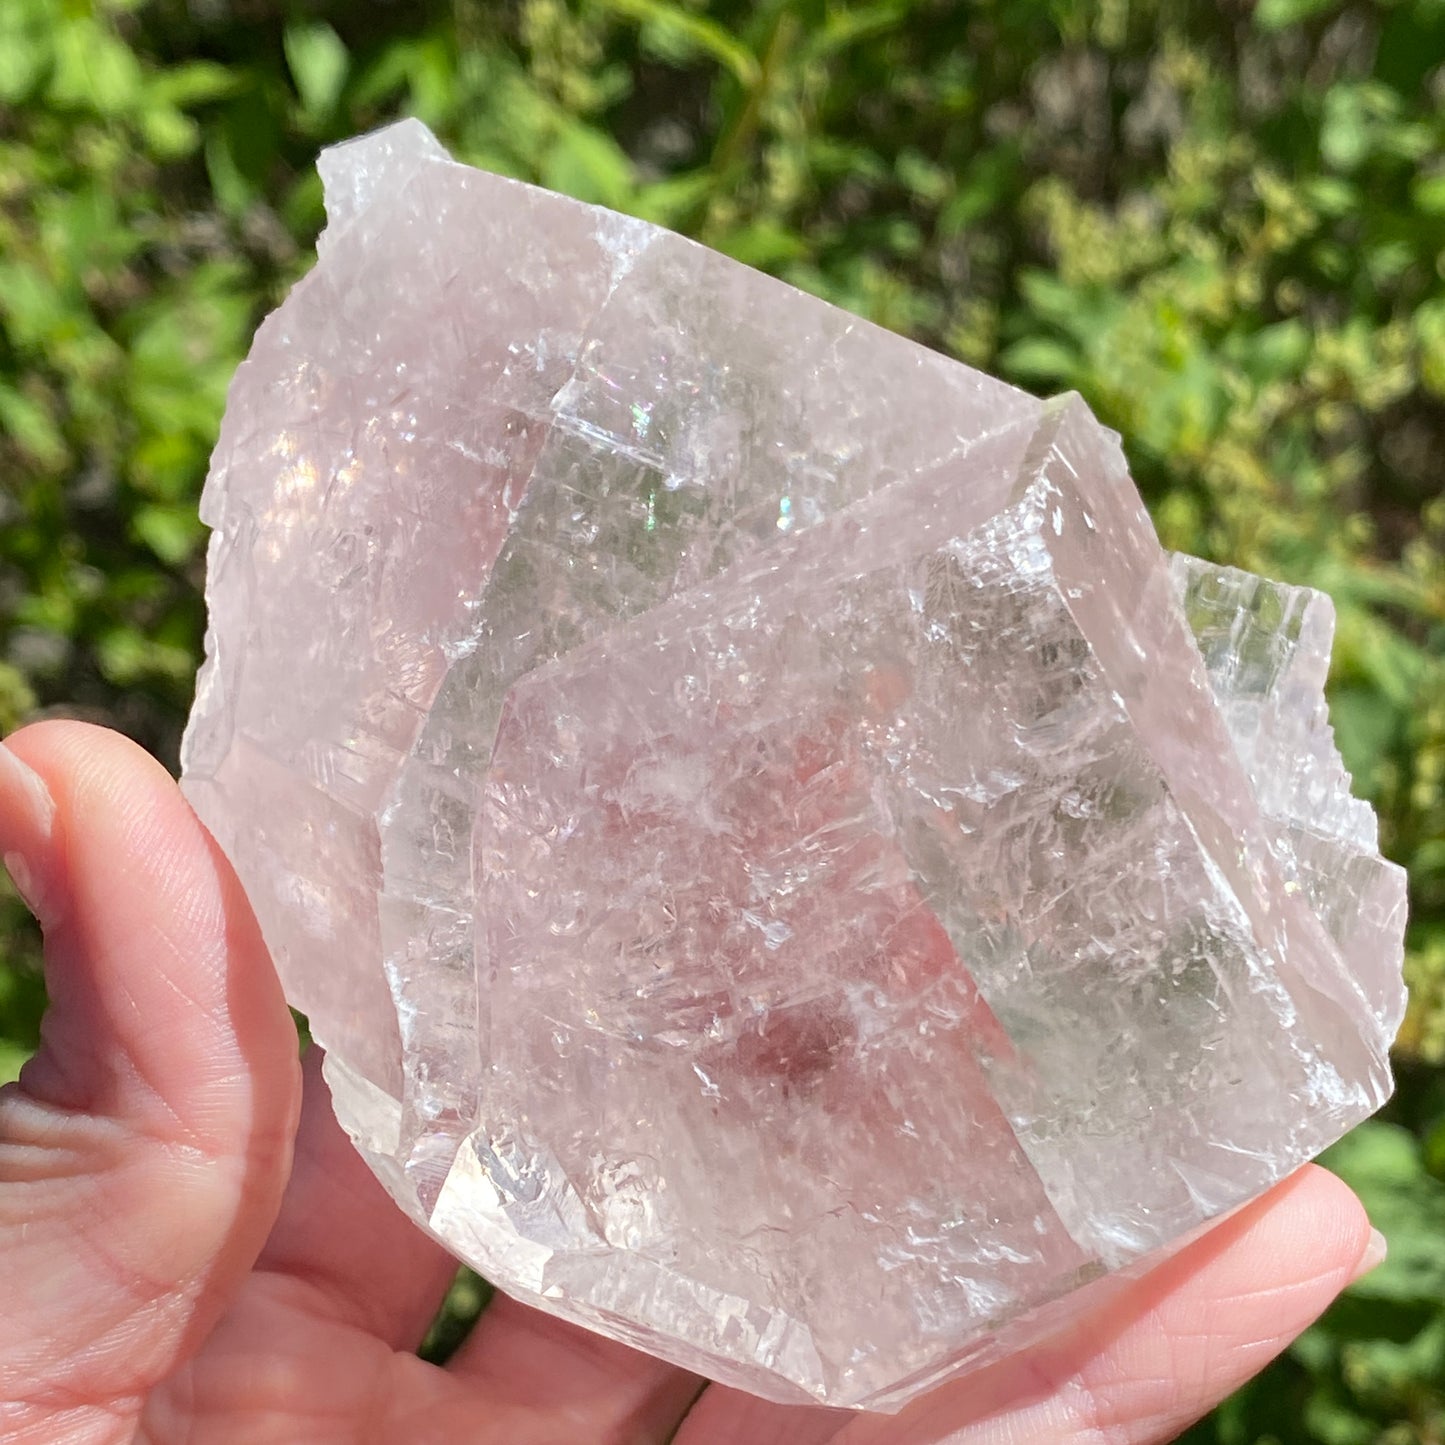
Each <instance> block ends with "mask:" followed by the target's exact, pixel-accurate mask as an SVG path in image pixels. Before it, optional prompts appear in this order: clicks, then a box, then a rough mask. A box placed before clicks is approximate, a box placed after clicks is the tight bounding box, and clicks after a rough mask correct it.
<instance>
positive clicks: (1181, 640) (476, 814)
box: [185, 122, 1404, 1409]
mask: <svg viewBox="0 0 1445 1445" xmlns="http://www.w3.org/2000/svg"><path fill="white" fill-rule="evenodd" d="M322 172H323V175H324V177H325V180H326V187H327V205H328V210H329V215H330V225H329V227H328V229H327V231H326V233H325V235H324V236H323V238H322V242H321V247H320V262H319V264H318V266H317V268H316V269H315V270H314V271H313V272H312V273H311V274H310V275H309V276H307V277H306V278H305V280H303V281H302V282H301V283H300V284H299V285H298V286H297V287H296V288H295V290H294V291H293V292H292V294H291V296H290V297H289V298H288V300H287V301H286V303H285V304H284V305H283V306H282V307H281V309H280V310H279V311H278V312H276V314H275V315H273V316H272V317H270V318H269V319H268V320H267V321H266V323H265V324H264V325H263V326H262V327H261V329H260V332H259V333H258V335H257V337H256V342H255V346H254V348H253V350H252V352H251V356H250V358H249V360H248V361H247V362H246V363H245V365H244V366H243V367H242V368H241V370H240V372H239V373H238V375H237V377H236V381H235V384H234V386H233V388H232V392H231V400H230V407H229V410H228V412H227V417H226V421H225V426H224V428H223V432H222V436H221V441H220V445H219V446H218V448H217V451H216V455H215V460H214V465H213V468H212V473H211V478H210V481H209V483H208V486H207V490H206V495H205V503H204V509H205V517H206V520H207V521H208V522H209V523H210V525H211V526H212V527H213V528H214V529H215V532H214V536H213V539H212V544H211V553H210V580H209V587H208V596H209V600H210V606H211V632H210V639H209V658H208V661H207V663H206V666H205V668H204V670H203V672H202V675H201V678H200V681H199V686H198V695H197V701H196V709H195V714H194V717H193V719H192V722H191V727H190V730H189V733H188V735H187V739H186V748H185V775H186V776H185V786H186V790H187V793H188V795H189V796H190V798H191V799H192V801H193V802H194V804H195V806H196V808H197V809H198V810H199V812H200V813H201V816H202V817H203V818H204V819H205V820H206V822H207V823H208V824H209V825H210V827H211V828H212V829H213V831H214V832H215V834H216V836H217V838H218V839H219V840H220V841H221V843H222V845H223V846H224V847H225V849H226V850H227V852H228V853H229V855H230V856H231V858H232V859H233V860H234V862H235V865H236V867H237V869H238V870H239V872H240V875H241V877H242V879H243V881H244V882H245V884H246V887H247V889H248V891H249V894H250V897H251V900H252V902H253V904H254V906H255V908H256V911H257V914H258V915H259V917H260V920H261V923H262V926H263V928H264V930H265V933H266V937H267V940H268V941H269V943H270V946H271V948H272V950H273V952H274V954H275V958H276V963H277V966H278V968H279V969H280V970H281V973H282V977H283V978H284V980H285V983H286V986H287V989H288V991H289V994H290V996H291V998H292V1000H293V1001H294V1003H295V1004H296V1005H297V1007H299V1008H301V1009H303V1010H304V1011H305V1012H306V1013H307V1014H308V1015H309V1016H310V1020H311V1026H312V1029H313V1031H314V1033H315V1035H316V1037H317V1038H318V1039H319V1040H320V1041H321V1042H322V1043H324V1044H325V1045H326V1047H327V1050H328V1057H327V1072H328V1077H329V1078H330V1081H331V1085H332V1089H333V1092H334V1097H335V1103H336V1108H337V1111H338V1113H339V1115H340V1117H341V1119H342V1122H343V1123H344V1124H345V1126H346V1127H347V1129H348V1130H349V1131H350V1132H351V1134H352V1136H353V1137H354V1138H355V1140H356V1143H357V1146H358V1148H359V1149H360V1150H361V1151H362V1153H363V1154H364V1155H365V1156H366V1158H367V1159H368V1160H369V1161H370V1163H371V1164H372V1166H373V1168H374V1169H375V1170H376V1172H377V1174H378V1175H379V1176H380V1178H381V1179H382V1181H383V1182H384V1183H385V1185H386V1186H387V1188H388V1189H389V1190H390V1191H391V1192H392V1194H393V1195H394V1196H395V1197H396V1199H397V1202H398V1203H399V1204H400V1205H401V1207H402V1208H403V1209H404V1210H406V1211H407V1213H408V1214H410V1215H411V1217H412V1218H414V1219H415V1220H416V1222H417V1223H418V1224H419V1225H421V1226H422V1227H423V1228H426V1229H429V1230H431V1231H433V1232H434V1233H435V1234H436V1235H437V1236H438V1237H439V1238H440V1239H442V1240H443V1241H445V1242H446V1243H447V1244H448V1245H449V1246H450V1247H451V1248H452V1249H453V1250H454V1251H455V1252H456V1253H457V1254H458V1255H459V1256H460V1257H461V1258H463V1259H465V1260H467V1261H469V1262H470V1263H472V1264H473V1265H475V1266H476V1268H477V1269H479V1270H480V1271H481V1272H482V1273H483V1274H485V1275H486V1276H487V1277H488V1278H489V1279H491V1280H493V1281H494V1282H495V1283H496V1284H497V1285H499V1286H500V1287H501V1288H502V1289H504V1290H507V1291H508V1292H510V1293H512V1294H515V1295H516V1296H518V1297H519V1298H522V1299H524V1300H527V1301H528V1302H530V1303H532V1304H534V1305H537V1306H539V1307H540V1308H542V1309H546V1310H551V1311H553V1312H555V1313H557V1314H559V1315H563V1316H565V1317H566V1318H568V1319H571V1320H575V1321H579V1322H581V1323H582V1324H585V1325H588V1326H590V1327H591V1328H593V1329H597V1330H600V1331H602V1332H604V1333H607V1334H610V1335H613V1336H615V1337H617V1338H619V1339H623V1340H626V1341H629V1342H632V1343H634V1344H637V1345H640V1346H642V1347H643V1348H645V1349H648V1350H652V1351H654V1352H655V1353H657V1354H659V1355H662V1356H665V1357H667V1358H669V1359H672V1360H675V1361H678V1362H680V1363H682V1364H684V1365H687V1366H689V1367H691V1368H694V1369H697V1370H699V1371H702V1372H704V1373H706V1374H709V1375H711V1376H714V1377H716V1378H719V1379H722V1380H725V1381H728V1382H730V1383H732V1384H735V1385H739V1386H742V1387H743V1388H745V1389H749V1390H753V1391H756V1392H757V1393H759V1394H764V1395H769V1396H772V1397H774V1398H777V1399H780V1400H813V1401H819V1402H823V1403H828V1404H835V1405H852V1406H866V1407H870V1408H879V1409H890V1408H897V1407H898V1406H899V1405H900V1404H902V1403H903V1402H905V1401H906V1400H907V1399H908V1398H910V1397H911V1396H912V1395H914V1394H916V1393H917V1392H919V1391H921V1390H923V1389H925V1388H926V1387H928V1386H929V1385H930V1384H932V1383H934V1382H936V1381H937V1380H938V1379H940V1378H941V1377H943V1376H944V1375H945V1374H947V1373H948V1372H950V1371H953V1370H956V1369H958V1368H960V1367H962V1366H964V1365H967V1364H969V1363H977V1362H979V1361H981V1360H984V1359H987V1358H990V1357H991V1356H992V1355H994V1354H997V1353H998V1351H999V1350H1001V1349H1003V1348H1007V1347H1010V1346H1013V1345H1016V1344H1018V1343H1020V1342H1023V1341H1026V1340H1028V1339H1029V1338H1030V1337H1031V1336H1033V1335H1036V1334H1037V1333H1038V1332H1039V1331H1042V1330H1044V1329H1047V1328H1050V1327H1052V1326H1053V1325H1054V1324H1056V1323H1057V1322H1058V1321H1059V1320H1060V1319H1063V1318H1067V1317H1068V1314H1069V1313H1070V1311H1071V1309H1072V1308H1073V1307H1074V1306H1073V1303H1072V1301H1073V1300H1076V1299H1077V1298H1078V1296H1077V1294H1074V1293H1073V1292H1074V1291H1076V1290H1077V1289H1078V1288H1079V1287H1080V1286H1081V1285H1083V1284H1085V1283H1087V1282H1088V1281H1091V1280H1094V1279H1096V1278H1098V1277H1099V1276H1101V1275H1104V1274H1108V1273H1110V1272H1113V1271H1117V1270H1120V1269H1126V1268H1129V1267H1132V1266H1133V1264H1134V1262H1135V1261H1140V1260H1147V1259H1148V1257H1149V1256H1151V1255H1152V1254H1154V1253H1155V1252H1157V1251H1161V1250H1164V1249H1167V1248H1168V1247H1169V1246H1170V1245H1171V1244H1173V1243H1174V1242H1176V1241H1178V1240H1179V1239H1180V1238H1181V1237H1183V1236H1185V1235H1187V1234H1188V1233H1189V1232H1191V1231H1193V1230H1195V1229H1196V1228H1197V1227H1198V1226H1200V1225H1201V1224H1202V1223H1203V1222H1204V1221H1207V1220H1209V1219H1211V1218H1212V1217H1214V1216H1216V1215H1218V1214H1220V1213H1222V1212H1224V1211H1227V1210H1229V1209H1231V1208H1233V1207H1235V1206H1236V1205H1238V1204H1239V1203H1240V1202H1241V1201H1243V1200H1245V1199H1247V1198H1249V1197H1250V1196H1252V1195H1254V1194H1256V1193H1257V1192H1259V1191H1260V1190H1262V1189H1264V1188H1265V1187H1267V1186H1268V1185H1269V1184H1271V1183H1272V1182H1274V1181H1275V1180H1277V1179H1279V1178H1280V1177H1281V1176H1282V1175H1284V1174H1286V1173H1288V1172H1289V1171H1290V1170H1292V1169H1294V1168H1295V1167H1296V1166H1297V1165H1299V1164H1300V1163H1302V1162H1303V1161H1304V1160H1306V1159H1308V1158H1310V1157H1311V1155H1313V1154H1315V1153H1316V1152H1317V1151H1318V1150H1320V1149H1321V1148H1323V1147H1324V1146H1325V1145H1327V1144H1328V1143H1330V1142H1331V1141H1332V1140H1334V1139H1336V1138H1338V1137H1339V1136H1340V1135H1341V1134H1342V1133H1343V1132H1344V1131H1345V1130H1346V1129H1348V1128H1349V1127H1350V1126H1351V1125H1352V1124H1354V1123H1356V1122H1358V1121H1359V1120H1360V1119H1363V1118H1364V1117H1365V1116H1366V1115H1368V1114H1369V1113H1370V1112H1371V1111H1372V1110H1374V1109H1375V1108H1377V1107H1378V1106H1379V1105H1380V1103H1381V1102H1382V1101H1383V1100H1384V1098H1385V1097H1386V1095H1387V1093H1388V1091H1389V1087H1390V1081H1389V1071H1388V1065H1387V1059H1386V1055H1387V1049H1388V1046H1389V1043H1390V1040H1391V1038H1392V1036H1393V1033H1394V1030H1395V1028H1396V1026H1397V1024H1398V1022H1399V1018H1400V1013H1401V1009H1402V1003H1403V994H1402V988H1401V982H1400V952H1401V931H1402V928H1403V896H1404V893H1403V881H1402V876H1401V874H1400V872H1399V870H1397V869H1395V868H1394V867H1393V866H1391V865H1390V864H1388V863H1385V862H1383V861H1382V860H1381V859H1380V857H1379V854H1378V851H1377V846H1376V838H1375V826H1374V819H1373V816H1372V814H1371V813H1370V810H1369V808H1368V807H1367V806H1365V805H1364V804H1362V803H1358V802H1356V801H1354V800H1353V799H1352V798H1351V797H1350V794H1349V779H1348V777H1347V775H1346V774H1345V772H1344V770H1343V768H1342V766H1341V764H1340V761H1339V758H1338V755H1337V754H1336V753H1335V751H1334V747H1333V744H1332V740H1331V735H1330V731H1329V726H1328V721H1327V718H1326V715H1325V709H1324V701H1323V683H1324V673H1325V669H1326V665H1327V661H1328V655H1329V643H1330V633H1331V628H1332V615H1331V610H1330V605H1329V603H1328V601H1327V600H1326V599H1325V598H1323V597H1322V596H1320V595H1319V594H1316V593H1312V592H1309V591H1307V590H1306V589H1302V588H1291V587H1285V586H1280V585H1278V584H1275V583H1271V582H1267V581H1264V580H1262V579H1260V578H1258V577H1253V576H1250V575H1248V574H1245V573H1240V572H1234V571H1230V570H1228V569H1223V568H1218V567H1214V566H1211V565H1209V564H1206V563H1203V562H1199V561H1195V560H1193V559H1188V558H1174V559H1172V560H1171V559H1170V558H1169V557H1168V556H1166V555H1165V554H1164V553H1163V552H1162V551H1161V550H1160V547H1159V544H1158V542H1157V540H1156V538H1155V536H1154V532H1153V530H1152V528H1151V526H1150V524H1149V521H1148V518H1147V517H1146V515H1145V512H1144V510H1143V508H1142V506H1141V504H1140V501H1139V498H1138V495H1137V493H1136V492H1135V490H1134V487H1133V486H1132V484H1131V483H1130V481H1129V477H1128V474H1127V471H1126V468H1125V464H1124V459H1123V457H1122V455H1121V453H1120V451H1119V448H1118V445H1117V439H1116V438H1115V437H1114V436H1113V435H1112V434H1111V433H1109V432H1108V431H1106V430H1104V429H1103V428H1101V427H1100V426H1099V425H1098V424H1097V423H1096V422H1095V421H1094V420H1093V418H1092V417H1091V416H1090V415H1089V413H1088V411H1087V410H1086V409H1085V407H1084V406H1083V404H1082V403H1081V402H1080V401H1078V399H1077V398H1065V399H1062V400H1058V401H1054V402H1047V403H1045V402H1040V401H1038V400H1036V399H1035V398H1033V397H1030V396H1027V395H1024V394H1023V393H1020V392H1018V391H1015V390H1013V389H1011V388H1010V387H1008V386H1005V385H1003V384H1002V383H1000V382H997V381H994V380H992V379H990V378H989V377H987V376H984V375H982V374H980V373H979V372H976V371H973V370H970V369H969V368H968V367H965V366H962V365H959V364H958V363H956V362H953V361H950V360H948V359H946V358H944V357H941V356H937V355H934V354H933V353H931V352H928V351H926V350H924V349H922V348H920V347H918V346H916V345H913V344H912V343H910V342H908V341H906V340H903V339H901V338H899V337H897V336H893V335H890V334H888V333H886V332H883V331H880V330H878V329H876V328H874V327H872V326H869V325H867V324H865V323H863V322H861V321H858V320H857V319H855V318H853V317H851V316H848V315H845V314H844V313H842V312H839V311H837V310H834V309H832V308H831V307H828V306H826V305H824V304H823V303H822V302H820V301H817V300H815V299H812V298H810V297H807V296H805V295H802V294H801V293H799V292H796V291H793V290H791V289H789V288H788V287H786V286H783V285H781V284H779V283H778V282H776V281H773V280H770V279H768V278H766V277H764V276H761V275H758V274H757V273H755V272H753V271H750V270H748V269H747V268H745V267H743V266H740V265H738V264H736V263H734V262H732V261H729V260H727V259H725V258H723V257H721V256H718V255H715V254H712V253H710V252H708V251H706V250H704V249H702V248H700V247H698V246H696V245H693V244H692V243H690V242H688V241H685V240H682V239H681V238H679V237H677V236H674V235H671V234H669V233H667V232H665V231H661V230H659V229H657V228H655V227H653V226H649V225H646V224H643V223H642V222H639V221H634V220H629V219H627V218H625V217H622V216H618V215H614V214H611V213H609V212H606V211H602V210H598V209H596V208H594V207H590V206H586V205H582V204H579V203H577V202H575V201H571V200H567V199H564V198H562V197H559V196H555V195H550V194H548V193H546V192H543V191H539V190H535V189H532V188H530V187H527V186H524V185H520V184H518V183H516V182H513V181H510V180H504V179H501V178H499V177H496V176H492V175H487V174H484V173H481V172H478V171H475V170H470V169H468V168H466V167H464V166H461V165H457V164H455V163H453V162H452V161H451V160H450V159H449V158H448V157H447V156H446V154H445V153H444V152H443V151H442V150H441V149H440V148H439V147H438V145H437V143H436V142H435V141H434V140H433V139H432V137H431V136H430V134H429V133H428V132H427V131H426V130H425V129H424V128H423V127H422V126H420V125H418V124H416V123H415V122H408V123H404V124H402V125H399V126H395V127H392V128H391V129H389V130H386V131H383V132H381V133H379V134H377V135H374V136H371V137H368V138H366V139H364V140H361V141H358V142H354V143H352V144H350V145H347V146H343V147H340V148H338V149H336V150H333V151H330V152H328V153H327V154H326V156H325V157H324V158H323V161H322ZM1005 1326H1007V1328H1005Z"/></svg>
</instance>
